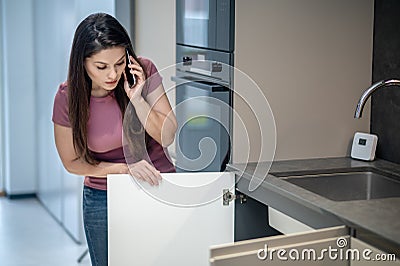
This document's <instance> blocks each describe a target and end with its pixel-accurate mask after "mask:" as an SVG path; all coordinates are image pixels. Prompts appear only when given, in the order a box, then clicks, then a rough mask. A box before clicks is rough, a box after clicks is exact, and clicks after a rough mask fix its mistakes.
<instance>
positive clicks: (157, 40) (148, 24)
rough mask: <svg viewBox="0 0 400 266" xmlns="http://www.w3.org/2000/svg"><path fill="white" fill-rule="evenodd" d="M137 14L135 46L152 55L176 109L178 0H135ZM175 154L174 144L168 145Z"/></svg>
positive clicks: (140, 52) (138, 49)
mask: <svg viewBox="0 0 400 266" xmlns="http://www.w3.org/2000/svg"><path fill="white" fill-rule="evenodd" d="M134 10H135V14H134V18H135V20H134V29H133V31H134V38H133V40H132V42H133V43H134V44H133V45H134V49H135V52H136V54H137V55H139V56H145V57H148V58H150V59H151V60H152V61H153V62H154V64H155V65H156V66H157V68H158V70H159V71H160V73H161V75H162V76H163V77H164V79H163V85H164V88H165V90H166V91H167V97H168V99H169V101H170V103H171V105H172V107H173V108H174V106H175V89H174V87H175V83H174V82H172V81H171V80H170V77H171V75H174V73H175V69H174V67H173V65H174V64H175V43H176V38H175V27H176V26H175V0H151V1H148V0H136V1H135V8H134ZM168 150H169V152H170V155H171V157H172V158H173V159H174V157H175V144H174V143H173V144H171V145H170V146H169V147H168Z"/></svg>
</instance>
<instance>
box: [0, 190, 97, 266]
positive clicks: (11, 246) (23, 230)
mask: <svg viewBox="0 0 400 266" xmlns="http://www.w3.org/2000/svg"><path fill="white" fill-rule="evenodd" d="M85 250H86V245H80V244H77V243H76V242H74V241H73V240H72V238H71V237H70V236H69V235H68V234H67V233H66V232H65V231H64V229H63V228H62V227H61V226H60V225H59V224H58V223H57V221H56V220H55V219H54V218H53V217H51V216H50V214H49V213H48V212H47V211H46V209H45V208H44V207H43V206H42V204H41V203H40V202H39V201H38V200H37V199H36V198H29V199H13V200H10V199H8V198H5V197H0V265H2V266H36V265H38V266H39V265H40V266H47V265H48V266H55V265H57V266H72V265H85V266H87V265H90V258H89V255H87V256H85V257H84V259H83V260H82V261H81V263H78V262H77V259H78V258H79V257H80V256H81V255H82V253H83V252H84V251H85Z"/></svg>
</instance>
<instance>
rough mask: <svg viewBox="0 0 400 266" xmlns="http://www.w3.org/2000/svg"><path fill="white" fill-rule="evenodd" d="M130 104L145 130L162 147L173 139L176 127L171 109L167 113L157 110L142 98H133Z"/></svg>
mask: <svg viewBox="0 0 400 266" xmlns="http://www.w3.org/2000/svg"><path fill="white" fill-rule="evenodd" d="M132 104H133V106H134V107H135V110H136V114H137V116H138V118H139V120H140V122H141V123H142V125H144V128H145V129H146V132H147V133H148V134H149V135H150V136H151V137H152V138H153V139H155V140H156V141H157V142H158V143H160V144H161V145H162V146H163V147H167V146H169V145H170V144H171V143H172V142H173V141H174V138H175V132H176V129H177V126H176V123H174V121H175V116H174V115H173V113H172V111H171V112H170V114H168V115H165V114H162V113H160V112H157V111H156V110H154V109H153V108H151V107H150V105H149V104H148V103H147V102H146V101H145V100H144V98H140V99H137V100H133V101H132ZM169 116H171V117H169Z"/></svg>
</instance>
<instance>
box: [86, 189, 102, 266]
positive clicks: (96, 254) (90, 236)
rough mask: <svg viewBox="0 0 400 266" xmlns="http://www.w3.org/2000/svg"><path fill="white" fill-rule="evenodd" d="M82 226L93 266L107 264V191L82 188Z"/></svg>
mask: <svg viewBox="0 0 400 266" xmlns="http://www.w3.org/2000/svg"><path fill="white" fill-rule="evenodd" d="M83 224H84V227H85V234H86V241H87V244H88V247H89V254H90V260H91V261H92V265H93V266H104V265H107V264H108V237H107V191H106V190H98V189H93V188H90V187H87V186H84V188H83Z"/></svg>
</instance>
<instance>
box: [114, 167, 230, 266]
mask: <svg viewBox="0 0 400 266" xmlns="http://www.w3.org/2000/svg"><path fill="white" fill-rule="evenodd" d="M162 176H163V181H162V183H161V185H160V186H157V187H151V186H149V185H147V183H140V184H139V183H137V181H136V180H134V179H133V178H132V177H131V176H129V175H109V176H108V179H107V183H108V260H109V265H111V266H121V265H141V266H147V265H149V266H150V265H157V266H159V265H160V266H162V265H174V266H179V265H182V266H186V265H193V266H196V265H198V266H206V265H209V247H210V246H211V245H216V244H222V243H233V232H234V203H233V202H231V203H230V204H229V205H228V206H226V205H223V202H222V191H223V189H230V191H231V192H233V190H234V183H235V182H234V181H235V179H234V174H232V173H206V172H202V173H189V174H188V173H176V174H175V173H174V174H162Z"/></svg>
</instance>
